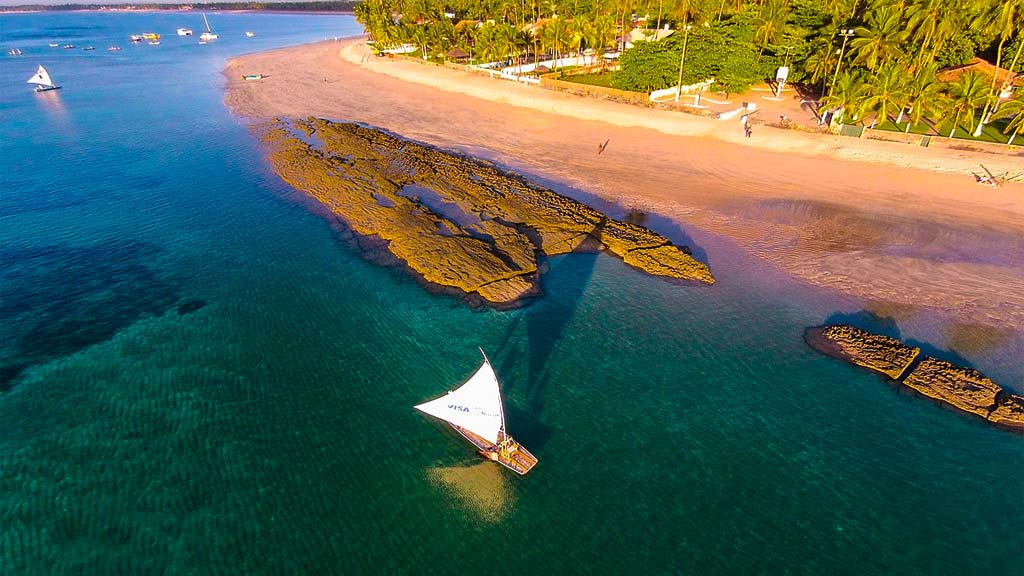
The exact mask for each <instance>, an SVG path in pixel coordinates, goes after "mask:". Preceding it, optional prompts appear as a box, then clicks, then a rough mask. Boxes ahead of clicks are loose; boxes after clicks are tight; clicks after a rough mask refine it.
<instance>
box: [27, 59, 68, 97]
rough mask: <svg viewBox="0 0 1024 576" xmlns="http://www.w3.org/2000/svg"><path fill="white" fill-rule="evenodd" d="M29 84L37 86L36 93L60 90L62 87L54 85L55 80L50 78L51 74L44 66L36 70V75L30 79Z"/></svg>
mask: <svg viewBox="0 0 1024 576" xmlns="http://www.w3.org/2000/svg"><path fill="white" fill-rule="evenodd" d="M27 83H28V84H35V85H36V92H47V91H49V90H60V86H57V85H56V84H54V83H53V79H51V78H50V73H49V72H47V71H46V68H43V66H42V65H40V66H39V69H38V70H36V73H35V74H34V75H33V76H32V77H31V78H29V79H28V82H27Z"/></svg>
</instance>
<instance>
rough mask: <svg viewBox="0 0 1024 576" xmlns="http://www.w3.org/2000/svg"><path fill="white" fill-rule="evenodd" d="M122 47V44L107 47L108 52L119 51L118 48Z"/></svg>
mask: <svg viewBox="0 0 1024 576" xmlns="http://www.w3.org/2000/svg"><path fill="white" fill-rule="evenodd" d="M120 49H121V47H120V46H109V47H108V48H107V51H108V52H117V51H118V50H120Z"/></svg>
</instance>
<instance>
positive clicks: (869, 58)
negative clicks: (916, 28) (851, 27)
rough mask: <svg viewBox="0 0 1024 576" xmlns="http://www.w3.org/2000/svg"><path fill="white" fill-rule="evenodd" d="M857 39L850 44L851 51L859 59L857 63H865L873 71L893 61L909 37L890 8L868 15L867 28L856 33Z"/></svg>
mask: <svg viewBox="0 0 1024 576" xmlns="http://www.w3.org/2000/svg"><path fill="white" fill-rule="evenodd" d="M854 33H855V34H856V36H857V37H856V38H854V39H853V40H852V41H851V42H850V50H852V51H853V52H854V53H855V54H856V55H857V57H856V58H855V59H854V62H855V63H858V64H859V63H863V64H864V65H866V66H867V67H868V68H870V69H871V70H875V69H876V68H877V67H878V66H879V65H880V64H884V63H886V62H888V61H889V60H891V59H892V58H893V57H895V56H896V54H897V53H898V52H899V49H900V47H901V45H902V44H903V41H904V39H906V37H907V33H906V31H905V30H904V29H903V24H902V22H901V21H900V16H899V14H897V13H896V12H895V11H893V10H891V9H889V8H882V9H879V10H873V11H872V12H871V14H869V15H868V21H867V26H861V27H859V28H857V29H856V30H855V32H854Z"/></svg>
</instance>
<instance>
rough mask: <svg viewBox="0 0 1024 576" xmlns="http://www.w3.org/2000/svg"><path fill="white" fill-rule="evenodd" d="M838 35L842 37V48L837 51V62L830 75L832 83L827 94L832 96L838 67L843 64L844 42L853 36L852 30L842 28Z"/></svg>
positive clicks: (837, 75)
mask: <svg viewBox="0 0 1024 576" xmlns="http://www.w3.org/2000/svg"><path fill="white" fill-rule="evenodd" d="M839 35H840V36H842V37H843V47H842V48H840V49H839V60H837V61H836V71H835V72H833V73H832V83H831V84H830V85H829V89H828V93H829V94H832V90H833V89H834V88H835V87H836V78H838V77H839V66H841V65H842V63H843V54H844V53H845V52H846V42H847V41H848V40H849V39H850V38H851V37H852V36H853V35H854V32H853V28H843V29H842V30H840V31H839Z"/></svg>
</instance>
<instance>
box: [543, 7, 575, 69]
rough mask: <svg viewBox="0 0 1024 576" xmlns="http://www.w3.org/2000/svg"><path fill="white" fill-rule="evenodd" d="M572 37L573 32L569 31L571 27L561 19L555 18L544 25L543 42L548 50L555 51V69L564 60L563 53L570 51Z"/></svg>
mask: <svg viewBox="0 0 1024 576" xmlns="http://www.w3.org/2000/svg"><path fill="white" fill-rule="evenodd" d="M572 36H573V34H572V30H570V29H569V25H568V24H567V23H566V21H565V20H563V19H561V18H554V19H553V20H551V21H550V22H548V23H547V24H545V25H544V28H543V31H542V32H541V41H542V42H543V43H544V46H545V48H546V49H550V50H553V51H554V53H555V62H554V66H555V68H557V67H558V63H559V60H561V59H562V53H563V52H564V51H565V50H566V49H568V47H569V45H570V43H571V42H572Z"/></svg>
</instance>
